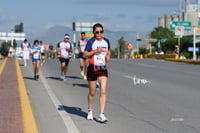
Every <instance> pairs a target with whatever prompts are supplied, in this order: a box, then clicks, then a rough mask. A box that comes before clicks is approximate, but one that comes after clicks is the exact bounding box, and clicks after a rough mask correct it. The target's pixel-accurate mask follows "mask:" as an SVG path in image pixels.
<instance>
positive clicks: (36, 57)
mask: <svg viewBox="0 0 200 133" xmlns="http://www.w3.org/2000/svg"><path fill="white" fill-rule="evenodd" d="M30 54H31V56H32V63H33V70H34V79H35V80H37V79H39V67H40V59H41V47H40V46H39V41H38V40H35V41H34V43H33V46H32V47H31V53H30Z"/></svg>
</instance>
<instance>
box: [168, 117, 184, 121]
mask: <svg viewBox="0 0 200 133" xmlns="http://www.w3.org/2000/svg"><path fill="white" fill-rule="evenodd" d="M170 121H171V122H182V121H184V118H171V120H170Z"/></svg>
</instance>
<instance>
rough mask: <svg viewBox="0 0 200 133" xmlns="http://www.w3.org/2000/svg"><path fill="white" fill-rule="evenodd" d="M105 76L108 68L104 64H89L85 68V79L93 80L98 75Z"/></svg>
mask: <svg viewBox="0 0 200 133" xmlns="http://www.w3.org/2000/svg"><path fill="white" fill-rule="evenodd" d="M101 76H105V77H108V70H107V68H106V66H94V65H91V64H90V65H89V66H88V69H87V80H88V81H95V80H97V78H98V77H101Z"/></svg>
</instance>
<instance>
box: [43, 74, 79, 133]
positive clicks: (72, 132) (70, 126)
mask: <svg viewBox="0 0 200 133" xmlns="http://www.w3.org/2000/svg"><path fill="white" fill-rule="evenodd" d="M40 79H41V81H42V83H43V85H44V87H45V89H46V91H47V93H48V95H49V96H50V98H51V100H52V102H53V103H54V105H55V107H56V109H58V108H60V107H61V106H62V104H61V102H60V101H59V100H58V98H57V97H56V95H55V94H54V92H53V91H52V89H51V87H50V86H49V85H48V83H47V81H46V79H45V78H44V77H43V75H42V72H41V71H40ZM57 111H58V113H59V115H60V116H61V118H62V119H63V121H64V124H65V127H66V128H67V130H68V132H69V133H79V130H78V128H77V127H76V126H75V124H74V122H73V121H72V119H71V117H70V116H69V114H68V113H67V112H66V111H65V110H64V109H59V110H57Z"/></svg>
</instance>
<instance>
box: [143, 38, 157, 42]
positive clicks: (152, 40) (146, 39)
mask: <svg viewBox="0 0 200 133" xmlns="http://www.w3.org/2000/svg"><path fill="white" fill-rule="evenodd" d="M144 41H146V42H157V39H153V38H145V39H144Z"/></svg>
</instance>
